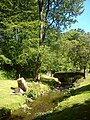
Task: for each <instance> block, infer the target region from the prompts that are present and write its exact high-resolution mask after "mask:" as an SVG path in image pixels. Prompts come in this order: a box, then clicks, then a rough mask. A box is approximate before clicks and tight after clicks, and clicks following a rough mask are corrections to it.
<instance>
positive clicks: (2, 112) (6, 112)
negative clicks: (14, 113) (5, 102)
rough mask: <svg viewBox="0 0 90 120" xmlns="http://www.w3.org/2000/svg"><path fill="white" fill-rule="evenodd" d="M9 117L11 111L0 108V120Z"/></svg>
mask: <svg viewBox="0 0 90 120" xmlns="http://www.w3.org/2000/svg"><path fill="white" fill-rule="evenodd" d="M10 116H11V110H10V109H9V108H5V107H3V108H1V109H0V120H5V119H8V118H9V117H10Z"/></svg>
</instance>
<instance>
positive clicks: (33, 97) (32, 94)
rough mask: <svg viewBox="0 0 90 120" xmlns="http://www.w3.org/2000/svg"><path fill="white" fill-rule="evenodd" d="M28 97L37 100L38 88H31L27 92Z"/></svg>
mask: <svg viewBox="0 0 90 120" xmlns="http://www.w3.org/2000/svg"><path fill="white" fill-rule="evenodd" d="M27 97H28V98H31V99H33V100H35V99H36V98H37V92H36V90H30V91H29V92H28V94H27Z"/></svg>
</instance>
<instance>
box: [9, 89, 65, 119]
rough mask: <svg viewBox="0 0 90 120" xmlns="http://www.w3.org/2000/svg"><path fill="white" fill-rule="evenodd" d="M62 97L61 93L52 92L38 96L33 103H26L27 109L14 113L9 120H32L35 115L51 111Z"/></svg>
mask: <svg viewBox="0 0 90 120" xmlns="http://www.w3.org/2000/svg"><path fill="white" fill-rule="evenodd" d="M62 95H63V93H62V92H60V91H58V90H54V91H50V92H49V93H47V94H45V95H42V96H39V97H38V98H37V99H36V100H35V101H33V102H28V103H27V106H28V109H27V108H26V109H19V110H17V111H15V112H14V113H13V115H12V116H11V118H10V119H9V120H33V119H34V118H35V117H36V116H37V115H40V114H41V115H42V114H43V113H45V112H47V111H49V110H52V109H53V108H54V107H55V106H56V104H57V101H58V100H59V99H60V98H61V97H62Z"/></svg>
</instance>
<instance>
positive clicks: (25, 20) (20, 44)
mask: <svg viewBox="0 0 90 120" xmlns="http://www.w3.org/2000/svg"><path fill="white" fill-rule="evenodd" d="M83 2H84V0H81V1H77V0H75V1H72V0H71V1H65V0H62V1H59V0H57V1H52V0H51V1H50V0H48V1H47V0H42V1H41V0H38V1H37V0H34V1H33V0H31V1H29V0H22V1H21V0H16V1H12V0H8V1H5V0H2V1H0V8H1V11H0V13H1V14H0V15H1V17H0V26H1V28H0V30H1V32H2V39H1V40H0V53H1V55H0V62H1V69H2V70H6V71H8V72H9V73H11V74H12V75H11V76H13V77H15V78H18V77H19V74H20V75H21V76H23V77H25V78H29V77H32V78H33V79H34V78H35V77H36V74H38V72H40V67H41V70H42V71H47V70H51V71H70V70H72V69H73V63H72V62H71V61H72V59H71V58H70V57H68V53H69V51H70V49H71V45H72V44H71V42H70V41H69V40H70V39H72V35H71V36H70V35H69V36H70V39H69V38H68V36H64V34H61V33H60V31H61V30H63V28H64V29H65V28H66V27H67V26H70V25H71V23H75V22H76V19H75V18H76V17H77V16H78V15H80V14H82V13H83ZM70 34H72V33H71V32H70ZM77 37H78V38H79V37H80V35H79V34H78V33H76V34H74V35H73V38H74V39H77ZM86 50H87V49H84V51H85V53H86ZM82 54H83V52H82ZM83 60H84V58H83ZM83 60H82V61H83ZM73 61H74V60H73ZM80 66H81V65H80ZM11 71H13V72H11Z"/></svg>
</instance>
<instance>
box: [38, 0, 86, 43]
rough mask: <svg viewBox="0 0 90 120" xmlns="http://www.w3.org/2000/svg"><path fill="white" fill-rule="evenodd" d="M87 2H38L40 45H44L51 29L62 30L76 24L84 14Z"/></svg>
mask: <svg viewBox="0 0 90 120" xmlns="http://www.w3.org/2000/svg"><path fill="white" fill-rule="evenodd" d="M84 1H85V0H38V6H39V20H40V35H39V37H40V44H43V43H44V40H45V34H46V31H47V30H48V29H49V28H50V27H55V28H58V30H62V29H65V28H67V27H68V26H70V25H71V23H75V22H76V21H77V20H76V17H77V16H78V15H80V14H82V13H83V11H84V9H83V2H84Z"/></svg>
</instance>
